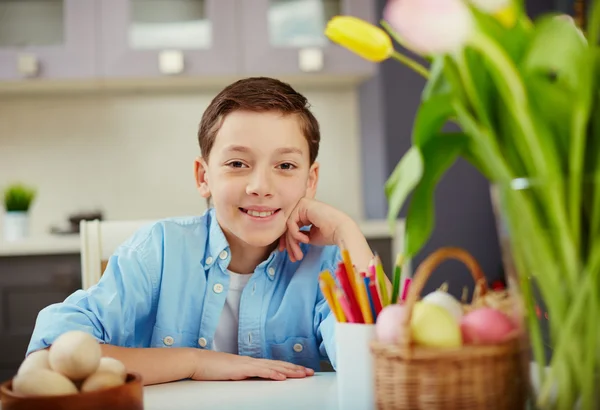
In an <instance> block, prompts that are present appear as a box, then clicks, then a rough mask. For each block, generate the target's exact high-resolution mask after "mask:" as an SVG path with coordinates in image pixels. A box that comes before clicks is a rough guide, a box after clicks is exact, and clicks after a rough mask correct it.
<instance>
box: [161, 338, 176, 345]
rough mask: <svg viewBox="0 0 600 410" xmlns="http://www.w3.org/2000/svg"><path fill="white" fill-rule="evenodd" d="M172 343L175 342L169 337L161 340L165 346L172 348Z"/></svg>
mask: <svg viewBox="0 0 600 410" xmlns="http://www.w3.org/2000/svg"><path fill="white" fill-rule="evenodd" d="M174 342H175V340H174V339H173V338H172V337H171V336H166V337H165V338H164V339H163V343H164V344H165V345H166V346H172V345H173V343H174Z"/></svg>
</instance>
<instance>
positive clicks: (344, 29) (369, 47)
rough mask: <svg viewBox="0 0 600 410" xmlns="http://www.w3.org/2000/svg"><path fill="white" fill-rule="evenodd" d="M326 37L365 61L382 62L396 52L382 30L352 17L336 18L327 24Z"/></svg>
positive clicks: (388, 37)
mask: <svg viewBox="0 0 600 410" xmlns="http://www.w3.org/2000/svg"><path fill="white" fill-rule="evenodd" d="M325 35H326V36H327V37H328V38H329V39H330V40H331V41H333V42H334V43H337V44H339V45H341V46H343V47H345V48H347V49H349V50H350V51H352V52H354V53H355V54H358V55H359V56H360V57H362V58H364V59H365V60H369V61H373V62H376V63H378V62H381V61H383V60H386V59H388V58H389V57H390V56H391V55H392V54H393V52H394V46H393V45H392V40H391V39H390V36H388V34H387V33H386V32H385V31H383V30H382V29H381V28H379V27H377V26H374V25H373V24H371V23H368V22H366V21H364V20H361V19H359V18H356V17H352V16H336V17H333V18H332V19H331V20H329V22H328V23H327V27H326V28H325Z"/></svg>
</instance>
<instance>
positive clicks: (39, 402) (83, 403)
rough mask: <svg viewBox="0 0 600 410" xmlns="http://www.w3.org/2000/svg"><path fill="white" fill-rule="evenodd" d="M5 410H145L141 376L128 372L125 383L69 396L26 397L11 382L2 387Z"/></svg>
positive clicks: (0, 395)
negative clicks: (14, 389)
mask: <svg viewBox="0 0 600 410" xmlns="http://www.w3.org/2000/svg"><path fill="white" fill-rule="evenodd" d="M0 398H1V400H2V410H37V409H44V410H107V409H110V410H125V409H127V410H143V409H144V397H143V385H142V377H141V376H140V375H139V374H137V373H128V374H127V378H126V379H125V384H123V385H121V386H117V387H111V388H108V389H104V390H99V391H94V392H88V393H78V394H69V395H66V396H40V397H25V396H22V395H20V394H17V393H15V392H13V391H12V380H9V381H7V382H5V383H3V384H2V386H0Z"/></svg>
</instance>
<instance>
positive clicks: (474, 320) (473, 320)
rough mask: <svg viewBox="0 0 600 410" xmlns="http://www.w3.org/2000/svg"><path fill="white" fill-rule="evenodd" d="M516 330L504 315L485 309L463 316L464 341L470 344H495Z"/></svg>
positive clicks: (494, 310) (461, 324)
mask: <svg viewBox="0 0 600 410" xmlns="http://www.w3.org/2000/svg"><path fill="white" fill-rule="evenodd" d="M515 329H516V327H515V325H514V323H513V322H512V321H511V320H510V318H509V317H508V316H506V315H505V314H504V313H502V312H500V311H498V310H496V309H492V308H488V307H484V308H480V309H477V310H474V311H472V312H469V313H467V314H466V315H464V316H463V318H462V319H461V322H460V330H461V332H462V336H463V341H464V342H465V343H468V344H494V343H500V342H502V341H504V340H505V339H506V336H508V335H509V334H510V333H511V332H512V331H514V330H515Z"/></svg>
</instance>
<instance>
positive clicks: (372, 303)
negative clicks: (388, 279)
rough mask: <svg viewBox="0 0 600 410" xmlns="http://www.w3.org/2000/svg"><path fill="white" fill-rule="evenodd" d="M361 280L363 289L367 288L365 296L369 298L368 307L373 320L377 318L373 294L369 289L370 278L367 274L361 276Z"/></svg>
mask: <svg viewBox="0 0 600 410" xmlns="http://www.w3.org/2000/svg"><path fill="white" fill-rule="evenodd" d="M363 282H364V283H365V289H366V290H367V298H368V299H369V307H370V308H371V316H372V317H373V322H375V320H376V319H377V313H376V312H375V302H374V301H373V296H372V295H371V292H369V289H370V287H371V279H370V278H369V277H368V276H365V277H363Z"/></svg>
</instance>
